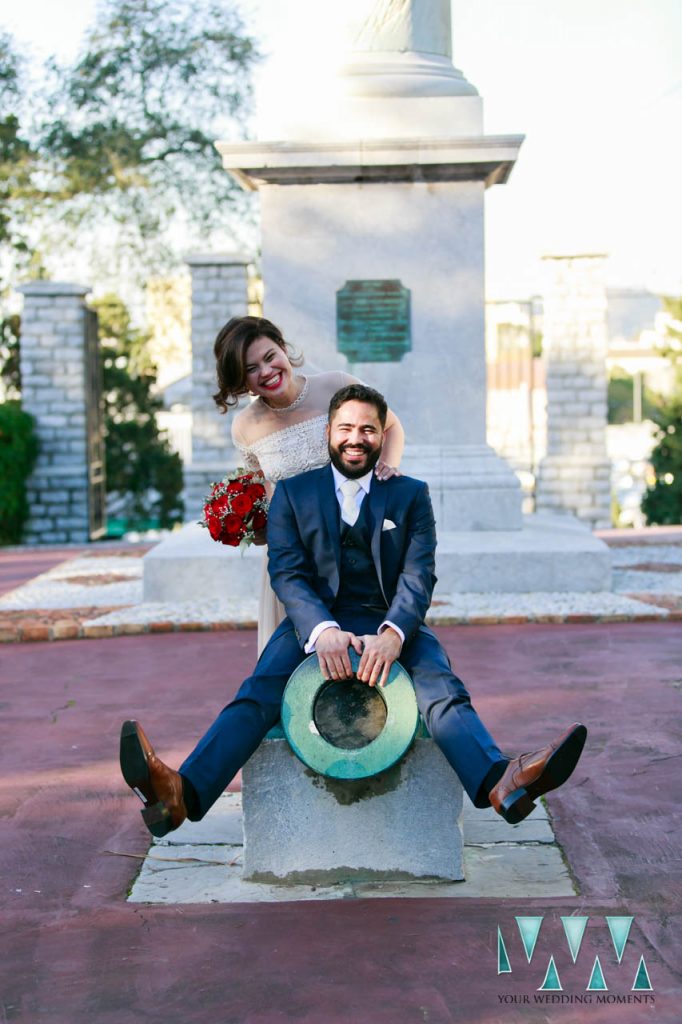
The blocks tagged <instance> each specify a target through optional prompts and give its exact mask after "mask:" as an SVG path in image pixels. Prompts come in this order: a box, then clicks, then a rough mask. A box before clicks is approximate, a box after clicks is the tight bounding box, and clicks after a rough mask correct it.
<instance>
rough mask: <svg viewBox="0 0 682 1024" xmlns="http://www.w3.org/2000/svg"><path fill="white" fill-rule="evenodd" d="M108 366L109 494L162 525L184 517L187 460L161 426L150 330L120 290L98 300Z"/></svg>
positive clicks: (133, 514) (127, 510) (131, 512)
mask: <svg viewBox="0 0 682 1024" xmlns="http://www.w3.org/2000/svg"><path fill="white" fill-rule="evenodd" d="M93 305H94V306H95V308H96V310H97V314H98V317H99V335H100V344H101V353H102V368H103V388H102V390H103V395H104V427H105V465H106V481H107V494H108V495H110V496H111V498H112V499H113V504H114V505H115V506H116V507H117V511H118V513H119V514H120V515H121V516H122V517H124V518H126V519H128V520H130V521H136V520H146V519H158V520H159V523H160V525H161V526H163V527H169V526H172V525H173V524H174V523H177V522H181V521H182V512H183V504H182V499H181V497H180V494H181V491H182V462H181V460H180V456H179V455H177V454H176V453H175V452H172V451H171V450H170V448H169V446H168V441H167V439H166V437H165V436H164V435H163V434H161V433H160V432H159V429H158V426H157V424H156V418H155V417H156V413H157V412H158V411H159V410H160V409H162V408H163V403H162V401H161V399H160V398H159V397H158V396H156V395H154V393H153V387H154V383H155V381H156V374H155V368H154V366H153V365H152V364H151V362H150V360H149V357H148V355H147V351H146V344H147V342H148V336H147V335H146V334H145V333H144V332H143V331H139V330H136V329H135V328H133V327H132V325H131V321H130V314H129V313H128V310H127V309H126V307H125V306H124V304H123V303H122V302H121V300H120V299H119V298H118V297H117V296H115V295H107V296H105V297H104V298H102V299H99V300H96V301H95V302H94V303H93Z"/></svg>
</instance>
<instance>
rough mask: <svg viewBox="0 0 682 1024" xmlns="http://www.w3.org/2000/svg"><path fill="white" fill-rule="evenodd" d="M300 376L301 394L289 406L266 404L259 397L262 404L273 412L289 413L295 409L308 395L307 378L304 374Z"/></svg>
mask: <svg viewBox="0 0 682 1024" xmlns="http://www.w3.org/2000/svg"><path fill="white" fill-rule="evenodd" d="M301 376H302V377H303V387H302V388H301V393H300V394H299V395H298V397H297V398H295V399H294V400H293V402H292V403H291V405H270V403H269V402H266V401H265V399H264V398H263V396H262V395H261V400H262V402H263V403H264V404H265V405H267V407H268V409H272V411H273V412H277V413H280V412H291V410H292V409H295V408H296V407H297V406H299V405H300V404H301V402H302V401H303V399H304V398H305V396H306V395H307V394H308V377H306V376H305V374H301Z"/></svg>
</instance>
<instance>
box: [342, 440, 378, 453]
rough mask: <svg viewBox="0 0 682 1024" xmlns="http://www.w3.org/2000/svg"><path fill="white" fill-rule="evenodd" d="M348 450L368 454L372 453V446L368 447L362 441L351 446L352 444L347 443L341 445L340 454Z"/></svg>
mask: <svg viewBox="0 0 682 1024" xmlns="http://www.w3.org/2000/svg"><path fill="white" fill-rule="evenodd" d="M347 450H348V451H353V452H365V454H366V453H367V452H371V450H372V447H371V445H368V444H366V443H364V442H362V441H360V442H357V443H355V444H351V443H350V442H348V441H347V442H346V443H345V444H340V445H339V451H340V452H345V451H347Z"/></svg>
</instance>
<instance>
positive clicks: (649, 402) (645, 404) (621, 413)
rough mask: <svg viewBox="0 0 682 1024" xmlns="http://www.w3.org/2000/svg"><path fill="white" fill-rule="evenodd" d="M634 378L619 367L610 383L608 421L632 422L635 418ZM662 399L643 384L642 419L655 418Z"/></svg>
mask: <svg viewBox="0 0 682 1024" xmlns="http://www.w3.org/2000/svg"><path fill="white" fill-rule="evenodd" d="M634 385H635V381H634V378H633V377H631V376H630V374H629V373H625V371H624V370H620V369H618V368H617V367H616V368H615V369H614V370H613V371H612V373H611V376H610V377H609V384H608V407H609V411H608V422H609V423H632V422H633V420H634ZM661 404H662V399H661V398H660V397H659V396H658V395H655V394H654V393H653V392H652V391H649V389H648V388H647V387H646V384H645V383H643V384H642V419H645V420H653V419H654V418H655V416H656V412H657V410H658V409H659V408H661Z"/></svg>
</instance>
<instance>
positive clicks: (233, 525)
mask: <svg viewBox="0 0 682 1024" xmlns="http://www.w3.org/2000/svg"><path fill="white" fill-rule="evenodd" d="M243 530H244V523H243V521H242V520H241V519H240V518H239V516H236V515H234V513H232V512H231V513H230V514H229V515H226V516H225V518H224V519H223V535H224V536H225V537H228V538H229V540H228V541H227V543H228V544H229V543H230V541H233V540H234V539H235V538H236V537H237V534H238V533H241V532H242V531H243ZM223 543H226V542H225V541H223Z"/></svg>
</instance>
